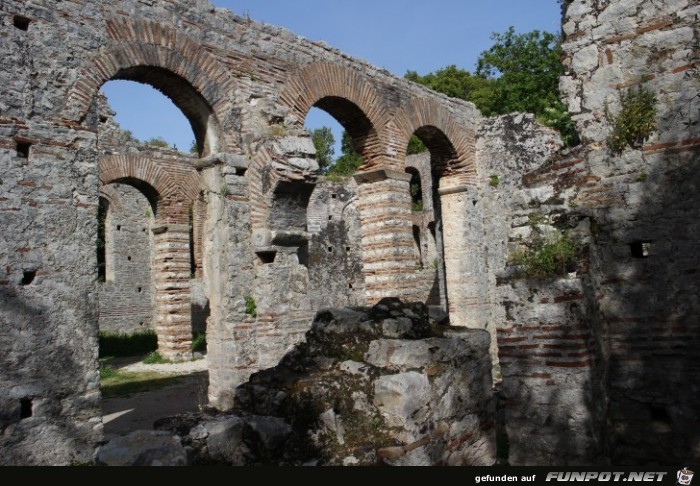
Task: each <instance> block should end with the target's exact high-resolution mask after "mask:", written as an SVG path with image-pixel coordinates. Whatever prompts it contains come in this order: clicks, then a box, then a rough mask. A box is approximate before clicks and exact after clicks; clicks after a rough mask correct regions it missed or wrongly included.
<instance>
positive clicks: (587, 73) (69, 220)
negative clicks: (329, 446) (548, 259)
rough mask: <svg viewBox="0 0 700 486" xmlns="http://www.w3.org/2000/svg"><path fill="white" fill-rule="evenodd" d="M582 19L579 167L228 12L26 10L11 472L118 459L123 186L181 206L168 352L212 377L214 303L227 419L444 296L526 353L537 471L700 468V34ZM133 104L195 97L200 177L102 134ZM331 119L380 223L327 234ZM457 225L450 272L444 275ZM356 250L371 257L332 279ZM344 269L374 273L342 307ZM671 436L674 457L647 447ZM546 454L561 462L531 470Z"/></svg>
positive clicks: (362, 209)
mask: <svg viewBox="0 0 700 486" xmlns="http://www.w3.org/2000/svg"><path fill="white" fill-rule="evenodd" d="M565 7H566V8H565V12H564V24H563V29H564V33H565V35H566V39H565V43H564V46H563V48H564V52H565V56H564V65H565V67H566V70H567V72H566V75H565V76H564V77H562V80H561V89H562V94H563V97H564V99H565V101H566V103H567V104H568V106H569V108H570V110H571V111H572V113H573V114H574V120H575V122H576V125H577V127H578V129H579V132H580V135H581V138H582V140H583V142H584V145H583V146H582V147H581V148H580V149H578V150H576V151H564V152H562V153H560V154H559V155H557V156H554V153H555V152H556V151H557V150H558V149H559V148H560V142H559V141H558V139H557V137H556V135H555V134H553V133H552V132H550V131H548V130H544V129H542V128H539V127H537V126H536V124H535V123H534V121H533V119H532V117H529V116H523V115H510V116H506V117H502V118H498V119H495V120H484V119H483V118H482V117H481V115H480V114H479V113H478V111H477V110H476V109H475V108H474V106H473V105H471V104H470V103H466V102H462V101H459V100H454V99H449V98H447V97H445V96H442V95H439V94H436V93H433V92H431V91H429V90H428V89H426V88H424V87H421V86H418V85H416V84H413V83H410V82H408V81H406V80H404V79H400V78H397V77H395V76H392V75H390V74H389V73H388V72H386V71H384V70H381V69H378V68H376V67H373V66H371V65H369V64H367V63H365V62H362V61H357V60H354V59H351V58H349V57H348V56H346V55H344V54H342V53H341V52H339V51H337V50H335V49H332V48H330V47H328V46H327V45H325V44H323V43H320V42H310V41H307V40H306V39H303V38H300V37H298V36H295V35H294V34H292V33H290V32H287V31H285V30H284V29H279V28H276V27H272V26H266V25H261V24H257V23H255V22H252V21H250V20H249V19H247V18H243V17H238V16H236V15H234V14H233V13H231V12H229V11H226V10H223V9H215V8H213V7H212V6H211V5H209V4H208V3H207V2H205V1H201V0H183V1H181V2H140V1H135V0H134V1H132V0H125V1H123V2H120V3H119V4H105V3H103V2H101V3H100V2H94V1H89V0H82V1H80V0H77V1H73V2H60V3H58V4H56V5H53V6H51V7H50V8H49V7H47V6H45V5H44V3H41V2H24V1H15V0H8V1H5V2H3V3H2V4H0V23H1V26H2V28H1V29H0V37H1V38H2V41H3V42H2V44H1V45H2V46H3V47H2V53H3V56H2V58H1V60H0V65H1V66H2V70H1V72H2V73H3V74H2V76H3V78H2V82H0V156H1V158H2V162H3V164H4V166H5V167H6V169H5V171H4V172H3V174H2V175H1V176H0V177H1V178H0V225H1V226H2V228H3V231H2V235H1V236H0V239H2V241H1V243H2V245H0V248H2V250H0V299H1V300H0V302H1V303H2V306H1V307H0V312H2V326H3V331H5V332H3V333H2V337H0V342H1V343H2V345H3V348H4V349H6V350H8V351H7V352H6V353H5V354H4V355H3V358H2V360H1V369H2V374H0V376H2V378H0V391H2V393H0V396H1V397H3V398H2V399H0V417H2V419H1V420H2V423H1V426H2V430H3V434H2V439H0V451H2V452H0V462H1V463H3V464H68V463H71V462H73V461H84V460H86V459H88V458H90V457H91V455H92V453H93V452H94V449H95V446H96V444H97V442H98V441H99V440H100V437H101V419H100V407H99V389H98V386H99V385H98V366H97V331H98V316H97V312H96V310H97V309H98V304H99V301H98V298H97V297H98V292H99V290H100V289H99V285H98V283H97V281H96V275H97V258H96V251H95V250H96V248H95V242H96V237H97V213H98V199H99V194H100V185H102V186H103V187H107V186H109V184H111V183H115V182H116V183H123V182H128V183H130V184H132V185H135V186H136V187H137V188H139V190H141V191H142V192H143V193H144V194H145V195H146V196H147V197H148V198H149V200H150V201H151V203H152V206H153V203H154V202H155V203H156V205H155V207H156V209H155V215H156V221H155V223H154V224H155V227H154V228H153V231H154V251H155V253H154V255H155V256H154V275H155V279H154V285H153V292H154V299H155V306H154V312H155V316H156V330H157V332H158V335H159V347H160V348H161V350H162V351H163V352H164V353H166V354H168V355H170V356H172V357H175V358H185V357H187V355H188V353H189V341H190V340H191V336H192V334H191V333H192V311H193V307H192V304H193V300H192V296H193V295H195V296H196V300H197V302H198V303H199V305H200V306H202V307H203V308H204V307H206V305H207V303H208V305H209V309H210V315H209V317H208V320H207V332H208V339H207V341H208V345H209V347H208V352H209V355H208V358H209V365H210V370H209V377H210V389H209V399H210V404H211V405H212V406H214V407H217V408H219V409H230V408H232V407H233V406H234V404H235V403H234V402H235V400H234V399H235V389H236V387H237V386H238V385H239V384H241V383H243V382H245V381H246V380H247V378H248V377H249V376H250V375H251V374H252V373H254V372H256V371H259V370H260V369H261V368H264V367H268V366H272V365H274V364H275V363H277V361H278V360H279V359H280V358H281V357H282V356H283V355H284V354H285V353H286V352H287V351H289V350H290V349H292V348H293V347H294V346H295V345H296V344H297V343H299V342H300V341H302V340H303V338H304V333H305V331H306V330H308V327H309V323H310V322H311V317H312V316H313V313H314V311H315V310H316V308H315V307H316V306H317V305H318V306H321V305H323V306H326V305H328V306H331V305H345V304H350V303H354V302H356V303H360V302H362V303H365V304H373V303H375V302H377V301H379V300H380V299H381V298H383V297H385V296H387V294H388V295H391V296H398V297H403V298H411V299H415V298H416V297H417V295H416V294H423V295H424V296H425V299H426V301H430V302H432V303H437V302H438V301H437V298H438V297H439V303H440V305H443V306H446V307H447V308H448V309H449V311H450V322H451V323H452V325H460V326H466V327H472V328H476V329H486V330H488V331H489V332H490V334H491V336H492V337H493V336H499V337H500V338H501V339H500V341H496V340H495V339H493V338H492V339H491V350H492V351H491V355H492V360H493V361H494V362H496V360H497V358H498V360H500V372H501V374H502V383H500V386H501V396H502V398H503V399H504V400H505V407H506V408H505V415H506V417H507V420H508V424H507V427H506V431H507V432H508V435H509V438H510V440H511V456H512V460H513V463H544V462H551V458H550V459H548V458H547V455H548V454H547V453H548V451H551V453H552V454H554V453H556V454H557V455H556V457H557V459H558V460H561V461H562V462H565V463H580V464H583V463H594V462H598V461H600V460H601V458H604V457H610V458H612V460H613V461H615V462H617V463H629V464H635V463H636V464H640V463H645V462H649V461H652V460H655V461H657V462H669V463H674V464H676V463H678V462H679V461H682V460H685V458H686V457H687V455H695V456H697V454H698V450H697V447H698V443H700V442H699V441H698V436H699V434H698V431H697V428H696V427H694V426H693V425H692V424H697V423H698V417H697V411H696V410H695V408H694V401H693V400H694V398H695V397H696V396H697V392H698V390H697V387H696V385H695V384H694V383H695V382H696V381H697V380H695V378H696V377H697V375H698V365H697V363H699V362H700V360H698V359H697V358H698V349H700V348H699V347H698V346H697V345H696V344H697V335H698V332H697V331H698V329H697V324H696V322H698V319H697V314H698V309H697V307H698V305H697V302H696V301H697V299H696V287H697V278H696V277H697V268H696V267H697V265H696V262H695V256H694V252H695V246H694V239H693V231H694V228H695V226H694V225H695V223H694V221H695V219H696V218H695V213H696V212H697V210H696V206H697V205H696V204H695V198H696V196H695V194H696V189H697V186H698V183H697V181H696V176H695V172H697V171H693V164H694V163H695V162H697V153H698V146H699V145H698V132H697V130H698V128H697V124H696V123H695V122H696V121H697V120H696V118H697V103H698V98H697V94H698V91H699V81H698V79H699V78H698V75H697V67H698V66H697V62H698V59H697V56H698V53H697V49H696V44H697V39H698V32H697V29H698V27H697V22H696V21H695V17H696V15H697V14H698V8H699V7H698V6H697V4H696V2H690V1H688V0H673V1H671V2H664V3H661V2H658V1H655V0H611V1H597V0H573V1H571V2H566V5H565ZM110 79H127V80H132V81H138V82H144V83H147V84H150V85H152V86H154V87H155V88H157V89H160V90H161V91H163V92H164V93H165V94H166V95H167V96H169V97H170V98H171V99H172V100H173V102H174V103H175V104H176V105H177V106H178V107H179V108H180V109H181V110H182V112H183V113H184V114H185V116H186V117H187V118H188V120H189V121H190V123H191V125H192V128H193V131H194V134H195V138H196V141H197V146H198V152H199V153H198V156H199V157H198V158H194V157H181V156H178V155H174V154H172V153H167V151H160V152H159V151H157V150H155V151H153V150H151V151H142V150H140V149H137V150H136V151H134V150H132V147H130V146H128V144H123V143H122V141H123V138H120V135H119V134H118V133H116V132H114V131H110V130H107V129H105V128H104V127H101V126H100V124H101V123H102V124H103V125H104V122H105V120H103V116H102V114H101V112H100V111H99V94H98V93H99V87H100V86H101V85H102V84H103V83H104V82H106V81H108V80H110ZM639 85H643V86H646V87H648V88H650V89H652V90H653V91H654V92H655V93H656V94H657V98H658V114H657V116H656V122H657V130H656V132H655V134H654V135H653V137H652V138H651V139H649V140H646V141H645V142H644V144H643V145H642V147H633V148H627V149H625V150H623V151H622V153H612V152H611V151H610V150H609V149H608V147H607V144H606V138H607V135H608V133H609V132H610V128H611V121H610V120H611V118H612V117H613V116H614V115H615V114H616V113H618V112H619V110H620V109H621V100H622V98H623V96H622V94H623V93H626V90H628V89H629V88H630V87H633V86H639ZM312 106H316V107H319V108H321V109H324V110H326V111H328V112H329V113H330V114H331V115H333V116H334V117H336V118H337V119H338V120H339V121H340V122H341V124H343V126H344V128H345V129H346V130H347V131H348V133H349V134H350V136H351V137H352V139H353V144H354V146H355V148H356V149H357V151H358V152H359V153H360V154H361V155H362V156H363V159H364V162H365V165H363V166H362V168H361V171H360V173H359V174H358V175H356V176H355V180H354V184H356V187H357V189H356V196H350V193H351V191H354V189H352V188H351V186H346V187H345V189H344V190H345V191H347V197H348V199H347V200H348V201H350V200H352V198H353V197H356V198H357V199H356V203H353V204H352V205H351V206H350V208H351V209H349V210H348V211H346V212H345V213H346V214H344V215H343V218H344V219H343V220H342V221H337V220H333V219H331V220H330V222H329V223H331V224H327V225H326V226H325V229H324V227H323V225H315V223H314V224H311V225H309V221H310V220H309V216H308V214H309V213H308V208H309V204H311V206H312V208H314V207H315V205H316V204H317V203H318V201H319V200H320V199H322V197H321V196H318V197H316V196H314V192H313V191H314V187H315V185H316V182H317V176H318V173H317V169H318V166H317V164H316V161H315V151H314V148H313V144H312V143H311V139H310V136H309V133H308V131H306V130H304V129H303V121H304V118H305V116H306V113H307V112H308V110H309V109H310V108H311V107H312ZM413 134H416V135H418V136H419V137H420V138H421V139H422V140H423V142H424V143H425V144H426V145H427V146H428V148H429V149H430V154H431V155H430V160H429V162H427V163H424V165H423V166H422V167H424V168H423V169H421V170H420V171H419V172H421V174H422V175H423V178H424V184H423V185H424V191H425V189H426V188H427V187H430V188H432V194H433V197H424V202H430V201H432V202H433V203H434V204H433V207H432V211H433V213H432V218H431V217H430V216H429V214H430V213H429V212H426V213H425V214H424V215H423V216H422V217H421V218H420V219H421V220H422V221H421V224H420V225H417V224H416V222H417V219H419V218H418V216H417V215H416V214H415V212H413V211H412V207H411V204H412V201H411V195H410V191H409V186H410V179H411V175H410V174H408V173H406V172H405V170H406V166H407V163H406V147H407V146H408V141H409V139H410V137H411V135H413ZM103 141H111V142H110V143H112V144H113V145H115V144H116V145H122V148H123V150H122V149H120V150H111V149H110V150H103V149H101V148H100V145H99V144H98V142H100V143H102V142H103ZM425 167H429V171H430V176H431V177H430V179H431V181H430V182H428V181H427V177H425V176H426V174H427V172H426V171H427V169H425ZM491 176H498V177H497V180H496V179H492V178H491ZM492 180H494V181H495V182H497V184H494V183H492V182H491V181H492ZM339 193H340V192H339ZM339 193H338V194H339ZM331 194H333V192H331ZM314 197H316V199H314ZM344 197H345V196H344ZM193 203H195V209H194V211H193V213H194V214H195V215H196V218H195V219H196V220H195V221H194V228H191V226H190V220H189V216H188V208H189V206H190V205H191V204H193ZM531 213H536V218H535V220H534V221H533V220H532V219H531V217H530V215H531ZM311 214H312V216H313V218H312V221H311V222H312V223H313V221H316V220H317V217H318V216H317V215H318V214H323V211H322V210H314V211H312V212H311ZM334 214H335V209H333V210H332V212H331V210H330V209H329V212H328V213H326V217H328V216H331V217H333V216H334ZM346 216H347V218H346ZM314 218H316V219H314ZM356 222H357V223H356ZM431 223H433V227H434V229H435V232H434V234H435V246H434V251H435V256H436V257H437V269H428V271H427V272H426V271H425V269H426V262H425V257H424V256H423V255H424V252H425V254H427V255H430V254H431V251H432V250H431V243H430V239H429V238H428V239H427V241H428V245H427V247H426V246H425V244H424V243H423V241H424V239H423V238H421V236H420V235H422V234H424V233H423V229H422V225H427V226H428V232H429V233H432V231H431V230H430V224H431ZM414 226H419V231H418V233H419V237H418V240H419V241H420V243H419V244H417V243H416V241H417V240H416V238H415V236H414V235H415V233H414ZM191 229H192V232H193V233H194V241H195V258H194V260H195V268H194V273H195V276H196V277H197V278H198V279H199V280H198V281H197V282H198V284H197V286H196V290H194V291H193V290H192V288H191V283H192V280H191V278H192V270H193V269H192V267H191V259H190V251H189V247H190V230H191ZM564 229H568V230H569V232H570V233H571V234H572V235H573V236H575V237H576V241H577V243H578V253H577V260H576V266H575V268H574V269H573V270H575V272H576V273H575V275H573V272H571V273H572V275H567V276H566V277H567V278H557V279H549V280H535V279H531V278H527V279H524V278H521V276H520V275H518V273H517V272H518V271H519V269H518V265H515V264H514V263H515V262H514V261H513V260H512V259H511V260H509V257H512V255H513V254H515V253H517V252H518V251H519V250H520V249H522V248H523V247H526V246H528V245H529V244H531V240H532V237H533V235H534V234H536V233H537V232H550V231H555V230H556V231H562V230H564ZM356 235H358V236H356ZM331 242H333V243H334V244H329V243H331ZM336 244H340V246H339V247H338V248H337V249H339V250H342V251H343V252H346V254H345V256H342V255H341V258H337V255H336V256H335V257H334V258H333V259H329V258H328V255H325V258H324V259H321V258H320V255H321V253H320V252H321V251H322V250H323V246H321V245H325V248H326V252H328V248H329V247H333V248H334V251H335V249H336ZM347 247H350V250H346V248H347ZM200 249H201V251H200ZM418 249H420V252H419V251H417V250H418ZM441 251H442V255H444V256H443V257H442V259H441V258H440V255H441V253H440V252H441ZM315 257H318V258H319V259H321V263H320V266H319V267H313V265H311V264H310V261H311V260H313V258H315ZM420 258H423V260H424V261H423V263H422V266H423V271H418V272H417V262H418V263H419V264H420V261H419V260H420ZM428 263H429V262H428ZM326 267H327V268H328V269H330V270H333V271H336V270H338V271H340V270H342V271H343V272H344V271H346V270H347V269H350V274H345V275H343V277H342V278H341V279H339V280H338V281H336V282H334V283H333V286H328V285H326V283H325V282H326V280H324V279H325V277H326V276H324V275H322V270H321V269H324V268H326ZM346 267H347V268H346ZM434 270H437V272H436V273H437V278H436V277H435V272H434ZM562 277H563V276H562ZM435 283H437V293H436V292H435V287H436V285H435ZM346 284H347V290H350V285H351V284H352V285H353V289H352V290H353V291H355V290H356V292H353V293H351V294H348V293H343V292H342V290H345V286H346ZM355 284H357V289H355V286H356V285H355ZM341 287H342V288H341ZM319 288H323V289H324V291H323V292H320V293H315V291H316V290H317V289H319ZM312 294H313V295H314V298H313V299H312V298H311V295H312ZM418 297H420V296H418ZM420 300H423V299H422V298H421V299H420ZM526 303H527V304H526ZM253 304H255V305H254V306H253ZM496 350H497V351H498V352H496ZM497 371H498V369H497ZM545 397H546V398H547V399H546V400H545V401H546V403H543V402H542V400H543V399H544V398H545ZM568 412H571V413H570V414H568ZM649 422H651V424H652V427H653V429H654V431H655V432H656V434H655V435H653V434H646V433H643V432H640V431H644V430H646V428H645V427H646V424H648V423H649ZM689 424H691V425H689ZM533 428H536V429H537V430H538V431H539V432H540V435H539V437H538V438H536V439H535V442H536V443H537V444H538V446H539V447H540V448H541V450H542V453H541V454H540V455H528V454H527V452H528V448H529V449H531V448H532V442H531V440H532V439H528V438H527V437H526V436H525V435H523V434H522V431H524V430H532V429H533ZM558 430H559V431H558ZM668 444H673V446H669V445H668Z"/></svg>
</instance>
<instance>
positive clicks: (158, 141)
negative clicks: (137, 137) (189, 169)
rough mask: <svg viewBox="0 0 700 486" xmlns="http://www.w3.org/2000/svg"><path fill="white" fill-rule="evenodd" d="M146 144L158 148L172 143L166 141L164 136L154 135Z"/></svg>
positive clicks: (166, 146)
mask: <svg viewBox="0 0 700 486" xmlns="http://www.w3.org/2000/svg"><path fill="white" fill-rule="evenodd" d="M144 143H145V144H146V145H148V146H149V147H156V148H169V147H170V145H168V142H166V141H165V139H164V138H163V137H153V138H150V139H148V140H146V141H145V142H144Z"/></svg>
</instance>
